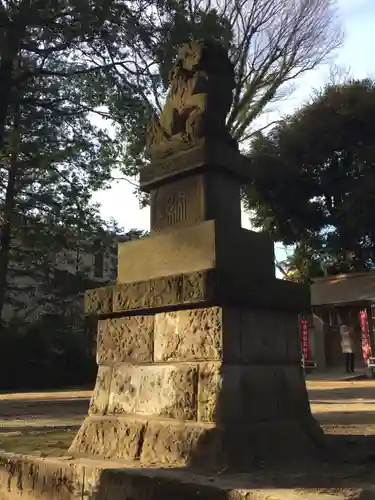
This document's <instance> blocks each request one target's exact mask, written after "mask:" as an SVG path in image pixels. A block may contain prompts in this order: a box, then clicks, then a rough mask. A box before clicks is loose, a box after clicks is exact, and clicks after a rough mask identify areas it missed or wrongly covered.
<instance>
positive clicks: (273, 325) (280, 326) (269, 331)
mask: <svg viewBox="0 0 375 500" xmlns="http://www.w3.org/2000/svg"><path fill="white" fill-rule="evenodd" d="M239 313H240V314H241V338H242V341H241V352H242V360H243V361H244V362H246V363H258V362H259V363H262V362H267V363H273V364H277V363H283V362H289V363H291V362H292V363H293V362H294V363H300V360H301V348H300V341H299V333H298V315H297V314H296V313H295V314H293V313H288V312H281V311H261V310H258V311H257V310H248V309H242V310H240V311H239Z"/></svg>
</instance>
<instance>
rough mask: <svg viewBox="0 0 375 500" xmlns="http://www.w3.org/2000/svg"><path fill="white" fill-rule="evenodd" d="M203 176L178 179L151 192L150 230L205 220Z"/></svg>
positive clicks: (188, 224)
mask: <svg viewBox="0 0 375 500" xmlns="http://www.w3.org/2000/svg"><path fill="white" fill-rule="evenodd" d="M204 215H205V214H204V199H203V177H202V176H200V175H197V176H193V177H189V178H186V179H180V180H178V181H175V182H173V183H171V184H168V185H166V186H161V187H159V188H157V189H154V190H152V192H151V231H161V230H166V229H169V228H177V227H182V226H190V225H192V224H198V223H199V222H203V221H204V220H205V217H204Z"/></svg>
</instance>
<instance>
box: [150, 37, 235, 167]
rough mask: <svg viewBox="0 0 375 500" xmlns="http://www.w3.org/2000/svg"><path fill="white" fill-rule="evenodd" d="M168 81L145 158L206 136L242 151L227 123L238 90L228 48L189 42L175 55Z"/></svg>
mask: <svg viewBox="0 0 375 500" xmlns="http://www.w3.org/2000/svg"><path fill="white" fill-rule="evenodd" d="M208 61H209V62H208ZM169 83H170V89H169V92H168V95H167V98H166V101H165V103H164V107H163V109H162V110H161V113H160V116H159V117H157V118H155V120H152V121H151V123H150V125H149V128H148V131H147V134H146V148H145V155H146V156H148V157H151V158H155V157H162V158H164V157H166V156H168V155H170V154H171V153H173V152H175V151H179V150H181V149H186V148H187V147H194V145H195V144H196V143H197V142H198V141H199V140H201V139H204V138H208V137H212V138H215V139H217V140H218V142H221V143H224V144H226V145H227V146H228V147H232V148H233V149H234V150H235V151H237V150H238V145H237V142H236V141H235V139H233V138H232V137H231V135H230V133H229V128H228V126H227V124H226V120H225V119H226V115H227V113H228V112H229V110H230V107H231V103H232V99H233V95H232V91H233V89H234V87H235V79H234V66H233V63H232V62H231V61H230V59H229V57H228V51H227V50H226V49H224V48H223V47H222V46H221V45H220V44H217V43H216V42H207V41H197V40H191V41H189V42H187V43H186V44H185V45H184V46H183V47H181V48H180V50H179V51H178V53H177V57H176V60H175V62H174V65H173V68H172V70H171V71H170V72H169ZM198 89H199V90H198Z"/></svg>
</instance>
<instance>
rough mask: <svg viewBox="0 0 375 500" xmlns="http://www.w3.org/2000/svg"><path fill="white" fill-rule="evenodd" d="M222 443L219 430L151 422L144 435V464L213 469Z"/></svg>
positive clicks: (141, 458)
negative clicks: (203, 465)
mask: <svg viewBox="0 0 375 500" xmlns="http://www.w3.org/2000/svg"><path fill="white" fill-rule="evenodd" d="M220 451H221V441H220V436H219V433H218V432H217V430H216V429H214V428H210V427H205V426H200V425H197V424H193V425H187V424H184V423H174V422H171V423H169V422H149V424H148V425H147V429H146V432H145V435H144V441H143V447H142V453H141V457H140V461H141V463H143V464H145V465H147V464H153V463H161V464H171V465H172V464H173V465H175V466H178V465H187V464H190V463H191V462H193V461H194V465H197V464H199V463H200V464H202V463H204V462H206V463H205V466H206V467H207V468H210V467H211V466H212V465H214V464H213V463H215V462H216V460H217V459H221V458H222V456H221V453H220Z"/></svg>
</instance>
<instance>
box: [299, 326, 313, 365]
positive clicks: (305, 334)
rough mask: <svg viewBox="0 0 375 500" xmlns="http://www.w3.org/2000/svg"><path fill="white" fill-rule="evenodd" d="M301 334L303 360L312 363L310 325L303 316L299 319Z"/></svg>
mask: <svg viewBox="0 0 375 500" xmlns="http://www.w3.org/2000/svg"><path fill="white" fill-rule="evenodd" d="M299 332H300V338H301V349H302V358H303V360H304V361H310V359H311V351H310V342H309V325H308V322H307V319H306V318H304V317H302V316H300V318H299Z"/></svg>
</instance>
